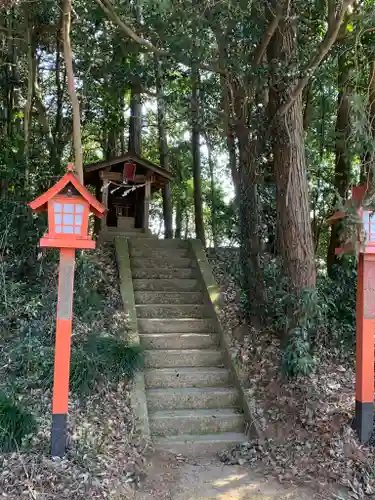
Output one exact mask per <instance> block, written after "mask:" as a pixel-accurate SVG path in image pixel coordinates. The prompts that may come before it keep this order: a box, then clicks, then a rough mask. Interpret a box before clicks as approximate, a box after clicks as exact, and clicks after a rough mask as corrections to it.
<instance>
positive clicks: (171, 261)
mask: <svg viewBox="0 0 375 500" xmlns="http://www.w3.org/2000/svg"><path fill="white" fill-rule="evenodd" d="M171 253H172V252H171ZM130 265H131V267H132V269H136V268H141V269H190V268H192V267H196V262H195V260H193V259H189V258H187V257H174V255H173V254H172V255H169V257H168V258H165V257H164V258H163V257H162V258H142V257H132V258H131V259H130Z"/></svg>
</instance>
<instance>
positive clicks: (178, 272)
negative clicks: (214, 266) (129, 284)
mask: <svg viewBox="0 0 375 500" xmlns="http://www.w3.org/2000/svg"><path fill="white" fill-rule="evenodd" d="M132 277H133V279H180V280H184V279H188V280H191V279H195V278H196V277H197V269H196V268H190V269H167V268H164V269H156V268H151V269H147V268H145V269H143V268H138V267H133V268H132Z"/></svg>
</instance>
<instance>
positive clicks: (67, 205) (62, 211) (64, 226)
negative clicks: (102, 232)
mask: <svg viewBox="0 0 375 500" xmlns="http://www.w3.org/2000/svg"><path fill="white" fill-rule="evenodd" d="M49 205H50V207H49V217H48V220H49V232H50V233H51V234H53V235H54V237H57V238H59V237H64V236H66V235H72V236H74V237H76V238H80V237H81V238H82V237H83V238H87V233H88V214H89V206H88V203H86V202H85V201H84V200H83V199H82V198H81V197H70V198H68V199H67V197H63V196H61V197H56V198H55V199H53V200H51V202H50V204H49Z"/></svg>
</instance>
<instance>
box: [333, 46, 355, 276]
mask: <svg viewBox="0 0 375 500" xmlns="http://www.w3.org/2000/svg"><path fill="white" fill-rule="evenodd" d="M337 66H338V78H337V86H338V97H337V119H336V140H335V153H336V154H335V156H336V160H335V176H334V187H335V190H336V192H337V194H338V195H339V196H340V198H341V199H342V200H345V199H346V198H347V197H348V189H349V185H350V181H351V157H350V153H349V150H350V147H349V139H350V135H351V130H350V128H351V127H350V99H351V94H352V90H353V89H352V82H351V78H352V77H351V69H352V63H351V60H350V55H349V52H348V51H347V50H345V49H344V48H341V53H340V54H339V57H338V64H337ZM339 246H340V234H339V224H338V223H336V224H334V225H333V226H332V229H331V237H330V241H329V245H328V254H327V270H328V274H329V275H330V276H332V273H333V266H334V264H336V265H337V264H339V263H340V262H341V261H340V259H337V257H336V254H335V250H336V248H338V247H339Z"/></svg>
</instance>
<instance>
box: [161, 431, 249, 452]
mask: <svg viewBox="0 0 375 500" xmlns="http://www.w3.org/2000/svg"><path fill="white" fill-rule="evenodd" d="M247 441H248V438H247V437H246V435H245V434H243V433H242V432H224V433H220V434H219V433H218V434H204V435H202V436H199V435H194V434H188V435H179V436H169V437H166V438H165V437H157V438H155V439H154V441H153V444H154V447H155V449H157V450H162V451H166V452H169V453H173V454H175V455H179V454H182V455H185V456H190V457H203V456H207V455H209V456H213V455H217V454H218V453H220V452H222V451H225V450H227V449H231V448H233V447H234V446H236V445H237V444H241V443H245V442H247Z"/></svg>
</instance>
